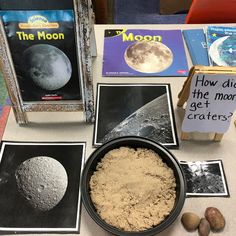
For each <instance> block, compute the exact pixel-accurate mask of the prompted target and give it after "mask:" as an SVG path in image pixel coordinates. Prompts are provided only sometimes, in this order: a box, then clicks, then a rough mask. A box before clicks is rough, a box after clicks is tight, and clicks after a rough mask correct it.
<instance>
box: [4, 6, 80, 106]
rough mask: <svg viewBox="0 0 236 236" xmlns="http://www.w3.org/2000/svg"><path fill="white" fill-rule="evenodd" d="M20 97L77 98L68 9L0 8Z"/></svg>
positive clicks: (35, 99) (71, 13) (71, 30)
mask: <svg viewBox="0 0 236 236" xmlns="http://www.w3.org/2000/svg"><path fill="white" fill-rule="evenodd" d="M0 15H1V16H2V20H3V23H4V27H5V31H6V36H7V39H8V44H9V48H10V51H11V55H12V59H13V64H14V67H15V71H16V75H17V81H18V84H19V88H20V92H21V96H22V100H23V101H26V102H31V101H55V100H80V99H81V91H80V87H81V85H80V80H79V74H78V73H79V70H78V63H77V54H76V49H75V48H76V43H75V28H74V13H73V11H72V10H56V11H53V10H47V11H1V12H0Z"/></svg>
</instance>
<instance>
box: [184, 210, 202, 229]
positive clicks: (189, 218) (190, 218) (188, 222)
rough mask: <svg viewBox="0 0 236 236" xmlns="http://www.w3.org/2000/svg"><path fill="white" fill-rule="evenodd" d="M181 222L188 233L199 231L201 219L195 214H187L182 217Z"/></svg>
mask: <svg viewBox="0 0 236 236" xmlns="http://www.w3.org/2000/svg"><path fill="white" fill-rule="evenodd" d="M181 222H182V224H183V226H184V228H185V229H186V230H187V231H193V230H196V229H197V227H198V225H199V223H200V218H199V216H198V215H196V214H195V213H193V212H185V213H184V214H183V215H182V217H181Z"/></svg>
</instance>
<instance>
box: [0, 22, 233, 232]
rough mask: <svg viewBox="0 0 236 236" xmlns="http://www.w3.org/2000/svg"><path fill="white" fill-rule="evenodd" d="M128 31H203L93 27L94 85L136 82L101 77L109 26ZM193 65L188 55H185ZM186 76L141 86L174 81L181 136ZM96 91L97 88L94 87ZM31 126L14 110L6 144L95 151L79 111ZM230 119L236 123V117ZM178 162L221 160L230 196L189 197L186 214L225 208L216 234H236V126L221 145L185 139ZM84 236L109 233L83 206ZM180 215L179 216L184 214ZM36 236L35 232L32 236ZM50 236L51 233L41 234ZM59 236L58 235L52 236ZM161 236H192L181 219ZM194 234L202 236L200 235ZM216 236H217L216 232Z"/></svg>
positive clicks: (46, 116)
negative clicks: (68, 144) (71, 145)
mask: <svg viewBox="0 0 236 236" xmlns="http://www.w3.org/2000/svg"><path fill="white" fill-rule="evenodd" d="M120 27H126V28H130V29H135V28H136V29H137V28H140V29H145V28H146V29H179V28H180V29H183V28H199V27H201V26H199V25H95V34H96V41H97V49H98V55H97V57H96V58H95V59H94V70H93V74H94V84H96V83H97V82H100V83H113V82H114V83H124V82H127V83H132V82H135V81H136V79H135V81H134V78H128V77H127V78H124V77H122V78H110V77H106V78H102V76H101V74H102V73H101V72H102V53H103V35H104V29H105V28H120ZM186 54H187V56H188V60H189V66H191V63H190V59H189V55H188V52H187V51H186ZM185 79H186V77H171V78H170V77H165V78H161V77H148V78H147V77H146V78H138V80H137V81H138V82H139V83H142V82H143V83H144V82H145V83H147V82H151V83H170V84H171V90H172V99H173V106H174V110H175V118H176V125H177V131H178V134H179V135H180V133H181V132H180V127H181V122H182V119H183V110H182V109H179V108H177V106H176V104H177V100H178V99H177V95H178V93H179V91H180V90H181V88H182V85H183V83H184V80H185ZM94 90H96V86H94ZM28 117H29V120H30V122H31V123H30V124H29V125H27V126H23V127H20V126H18V125H17V124H16V122H15V119H14V115H13V113H12V111H11V113H10V116H9V120H8V122H7V126H6V131H5V134H4V136H3V140H9V141H86V142H87V145H86V157H88V156H89V155H90V154H91V152H92V151H93V148H92V135H93V125H91V124H85V123H84V122H83V114H82V113H81V112H78V113H76V112H72V113H65V112H64V113H63V112H61V113H33V112H32V113H28ZM232 120H235V116H234V117H233V119H232ZM171 152H172V153H173V154H174V155H175V156H176V158H177V159H178V160H186V161H190V160H191V161H197V160H199V161H204V160H215V159H222V160H223V165H224V169H225V174H226V178H227V182H228V187H229V192H230V198H221V197H208V198H207V197H206V198H188V199H186V201H185V204H184V207H183V210H182V212H186V211H193V212H195V213H197V214H199V215H200V216H203V215H204V211H205V208H206V207H209V206H215V207H217V208H219V209H220V210H221V212H222V213H223V214H224V216H225V218H226V227H225V229H224V231H223V232H221V233H217V234H215V235H218V236H222V235H227V236H234V235H235V232H236V217H234V213H236V204H235V202H236V188H235V183H236V172H235V167H236V157H235V153H236V128H235V126H234V124H233V122H232V123H231V125H230V128H229V130H228V132H227V133H226V134H225V135H224V137H223V139H222V141H221V142H213V141H196V140H195V141H181V140H180V147H179V149H178V150H171ZM81 214H82V216H81V227H80V235H82V236H105V235H110V234H109V233H107V232H106V231H104V230H103V229H102V228H101V227H100V226H98V225H97V224H96V223H95V222H94V221H93V220H92V219H91V218H90V216H89V215H88V214H87V212H86V210H85V209H84V207H82V213H81ZM180 216H181V215H180ZM30 235H34V234H30ZM43 235H48V234H43ZM51 235H56V234H51ZM159 235H160V236H164V235H165V236H180V235H181V236H182V235H190V233H188V232H186V231H185V229H184V228H183V227H182V225H181V222H180V217H178V218H177V220H176V221H175V222H174V223H173V224H172V225H171V227H169V228H168V229H167V230H165V231H163V232H162V233H160V234H159ZM191 235H198V233H197V231H196V232H193V233H191ZM212 235H213V233H212Z"/></svg>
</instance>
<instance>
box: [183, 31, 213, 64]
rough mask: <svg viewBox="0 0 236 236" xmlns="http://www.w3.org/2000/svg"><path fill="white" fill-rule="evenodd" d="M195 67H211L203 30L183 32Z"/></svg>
mask: <svg viewBox="0 0 236 236" xmlns="http://www.w3.org/2000/svg"><path fill="white" fill-rule="evenodd" d="M182 32H183V36H184V39H185V42H186V45H187V47H188V50H189V54H190V57H191V59H192V63H193V65H204V66H209V58H208V52H207V44H206V37H205V33H204V31H203V29H189V30H183V31H182Z"/></svg>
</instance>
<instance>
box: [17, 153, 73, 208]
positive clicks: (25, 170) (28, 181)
mask: <svg viewBox="0 0 236 236" xmlns="http://www.w3.org/2000/svg"><path fill="white" fill-rule="evenodd" d="M15 178H16V183H17V187H18V190H19V192H20V194H21V195H22V196H23V197H24V199H25V200H26V201H27V202H28V203H29V205H31V206H32V207H33V208H34V209H36V210H39V211H49V210H51V209H52V208H54V207H55V206H56V205H57V204H58V203H59V202H60V201H61V200H62V198H63V196H64V195H65V192H66V189H67V185H68V177H67V173H66V170H65V168H64V167H63V165H62V164H61V163H60V162H58V161H57V160H55V159H54V158H52V157H48V156H37V157H32V158H30V159H28V160H26V161H24V162H23V163H21V164H20V165H19V166H18V168H17V169H16V171H15Z"/></svg>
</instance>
